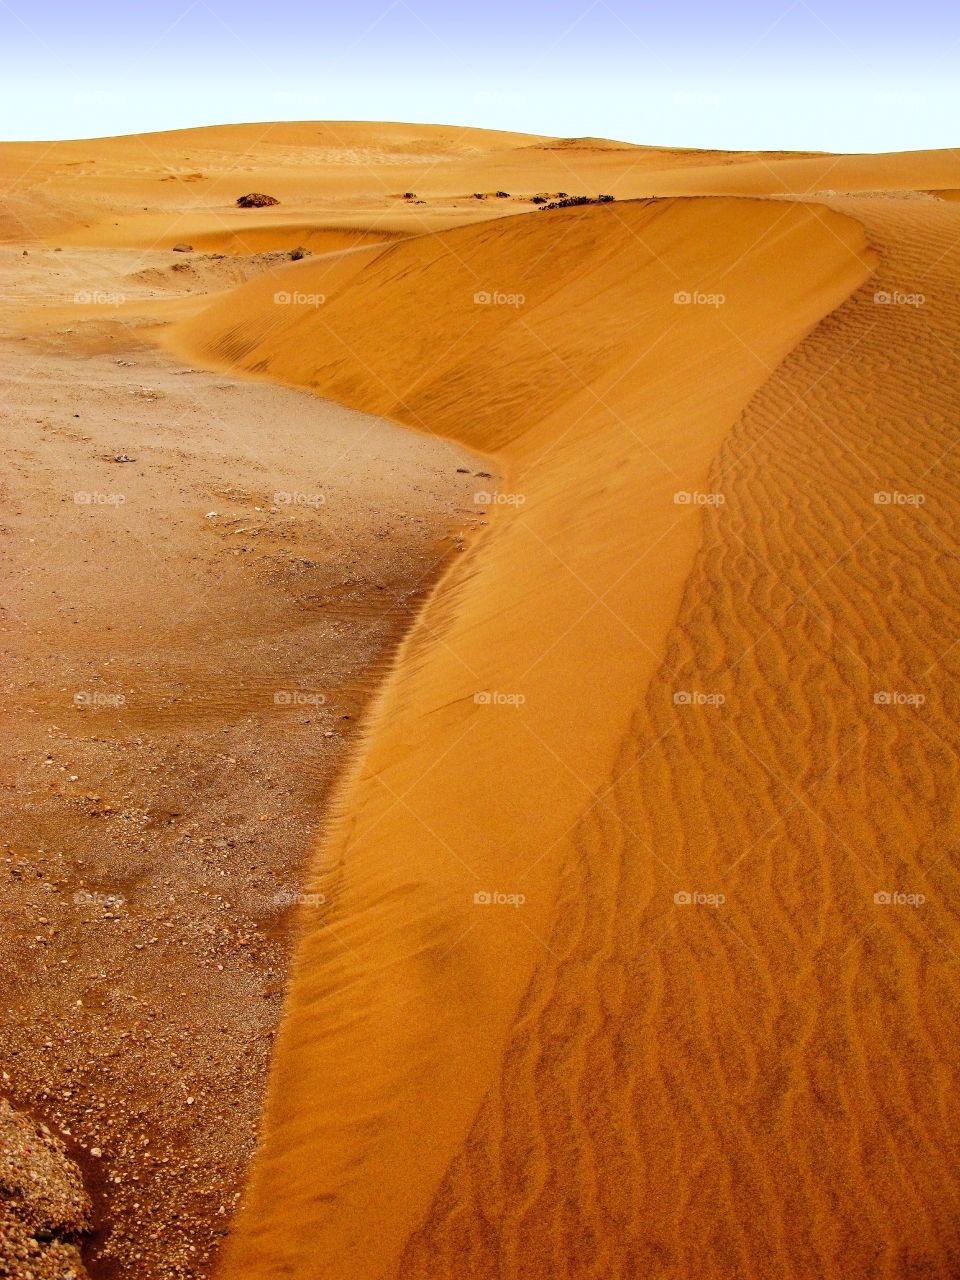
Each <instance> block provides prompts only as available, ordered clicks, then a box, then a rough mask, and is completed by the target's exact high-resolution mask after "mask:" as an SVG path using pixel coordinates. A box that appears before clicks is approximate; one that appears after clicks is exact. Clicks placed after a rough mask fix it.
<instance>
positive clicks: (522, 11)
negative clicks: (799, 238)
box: [0, 0, 960, 194]
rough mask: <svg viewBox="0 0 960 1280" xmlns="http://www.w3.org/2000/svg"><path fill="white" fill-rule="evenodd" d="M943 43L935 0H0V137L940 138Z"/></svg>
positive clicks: (952, 88)
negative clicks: (345, 133) (297, 128)
mask: <svg viewBox="0 0 960 1280" xmlns="http://www.w3.org/2000/svg"><path fill="white" fill-rule="evenodd" d="M958 61H960V7H958V6H957V5H956V3H955V2H953V0H940V2H939V3H937V2H935V0H911V2H910V3H909V4H907V3H903V2H900V3H888V2H887V0H875V2H874V3H869V2H866V0H863V2H861V0H856V2H855V0H782V2H781V0H764V2H763V3H761V2H760V0H742V2H741V3H738V4H731V3H727V2H726V0H660V2H659V3H655V4H654V3H636V2H633V0H576V2H573V0H539V2H535V0H471V3H469V4H461V3H459V2H458V0H339V2H338V3H325V2H324V3H307V2H301V3H297V2H296V0H176V2H172V0H154V2H153V3H150V2H149V0H0V138H2V139H4V140H16V139H52V138H80V137H99V136H106V135H113V134H119V133H135V132H141V131H144V130H160V129H174V128H184V127H188V126H192V125H203V124H222V123H235V122H246V121H269V120H294V119H299V120H311V119H312V120H403V121H413V122H419V123H433V124H458V125H476V126H480V127H485V128H493V129H509V130H517V131H521V132H526V133H541V134H547V135H551V136H578V137H579V136H598V137H608V138H618V139H623V140H626V141H630V142H640V143H648V144H651V145H683V146H700V147H719V148H724V147H726V148H731V149H746V148H749V149H753V148H764V149H769V150H773V149H794V150H824V151H894V150H906V149H915V148H926V147H947V146H953V145H957V144H960V110H958V108H960V76H958V75H957V74H956V69H957V65H958ZM0 194H2V193H0Z"/></svg>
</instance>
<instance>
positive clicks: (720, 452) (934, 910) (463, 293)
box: [0, 123, 960, 1280]
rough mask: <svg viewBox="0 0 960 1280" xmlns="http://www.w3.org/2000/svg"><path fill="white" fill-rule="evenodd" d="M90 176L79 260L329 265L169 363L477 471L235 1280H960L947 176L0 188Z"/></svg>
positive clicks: (371, 144)
mask: <svg viewBox="0 0 960 1280" xmlns="http://www.w3.org/2000/svg"><path fill="white" fill-rule="evenodd" d="M261 130H262V132H258V131H261ZM84 149H86V153H84ZM87 153H88V154H87ZM84 154H87V159H88V160H89V161H90V162H91V163H92V162H93V161H95V162H96V164H97V165H98V166H100V167H101V168H102V169H106V170H108V172H109V175H110V176H109V178H105V177H104V176H103V175H102V174H101V175H100V176H98V177H96V178H90V179H88V178H86V177H80V176H74V175H72V174H68V173H66V170H65V168H64V167H60V168H58V169H57V175H58V176H57V180H56V181H57V184H59V185H58V186H57V187H56V196H55V198H54V194H52V188H51V189H48V190H47V192H46V194H44V187H43V185H40V184H38V185H37V186H35V187H30V186H28V185H23V186H19V187H17V188H16V190H17V192H18V194H17V197H16V199H17V201H22V202H26V201H27V200H28V199H33V200H34V202H35V203H42V202H44V201H46V202H47V203H46V204H44V205H43V207H44V209H45V211H46V214H47V216H48V217H49V219H50V228H51V229H49V230H48V231H44V232H43V235H44V237H45V238H46V239H47V241H48V242H49V238H50V237H51V236H56V237H58V238H59V239H62V240H63V242H64V243H70V244H74V245H77V246H85V247H89V248H91V249H96V250H97V251H106V250H109V249H119V248H123V247H124V246H127V247H129V246H132V245H144V244H146V243H151V244H152V243H153V242H154V241H153V240H152V239H151V237H154V238H155V237H156V236H157V235H158V234H159V229H160V227H161V226H163V227H164V228H165V230H164V231H163V237H164V241H163V243H164V246H167V240H169V239H170V237H172V236H180V235H187V234H189V235H190V237H191V239H192V240H196V242H197V243H196V245H195V247H196V248H200V247H203V248H205V249H207V250H209V249H213V248H214V247H217V249H218V251H221V252H224V251H225V252H229V253H231V254H236V253H243V252H244V243H245V238H246V239H247V240H248V241H249V250H248V251H252V249H253V247H254V246H256V247H257V248H259V249H265V248H272V249H276V248H281V247H284V245H283V237H285V236H290V237H292V236H293V234H294V233H296V235H297V237H298V238H299V239H300V240H301V241H302V242H303V243H304V244H305V245H306V246H307V247H312V248H313V249H314V250H315V256H314V257H312V258H308V259H307V260H305V261H301V262H297V263H288V264H285V265H284V266H283V267H282V268H281V269H276V270H268V271H266V272H264V273H263V274H260V275H258V276H257V277H256V278H254V279H251V280H249V281H247V282H246V283H244V284H242V285H240V286H239V287H237V288H232V289H230V290H224V291H223V292H220V293H218V294H216V295H214V296H211V297H209V298H202V299H197V298H188V299H182V298H180V299H177V300H175V301H174V302H172V303H170V304H167V306H166V308H165V307H164V306H163V305H161V304H160V303H156V304H154V314H153V324H154V329H153V333H154V336H155V337H156V338H157V339H158V340H159V341H162V342H163V344H164V345H166V346H167V348H168V349H169V350H171V351H173V352H174V353H176V354H177V355H179V356H181V357H183V358H184V359H187V360H189V361H190V362H191V364H194V365H199V364H204V365H207V366H209V367H213V368H217V369H229V370H231V371H232V372H237V373H241V374H245V375H249V376H250V377H252V378H256V379H261V380H265V381H274V382H280V383H285V384H290V385H292V386H296V387H301V388H308V389H310V390H311V391H314V392H316V393H318V394H319V395H322V396H326V397H330V398H332V399H334V400H337V401H340V402H342V403H344V404H347V405H349V406H351V407H352V408H355V409H360V410H363V411H365V412H367V413H371V414H378V415H382V416H385V417H389V418H392V419H394V420H396V421H398V422H400V423H403V424H404V425H406V426H407V427H410V428H412V429H413V430H415V431H418V432H421V433H428V434H432V435H437V436H440V437H442V438H445V439H451V440H453V441H456V442H457V444H458V445H462V446H465V447H466V448H468V449H469V450H471V451H472V452H473V454H474V455H475V456H479V457H480V458H482V459H486V460H487V461H486V462H485V463H483V464H482V470H478V473H477V474H476V475H474V476H473V477H472V486H471V487H472V494H471V496H472V499H473V501H472V502H469V503H468V506H469V508H470V509H471V510H472V511H473V512H474V513H478V512H480V513H484V518H485V519H486V521H487V527H486V528H485V529H484V530H483V531H482V532H480V533H471V534H470V536H469V537H465V538H464V539H463V541H462V542H461V544H460V545H461V546H462V551H461V554H459V555H458V556H456V557H455V558H454V561H453V564H452V567H451V568H449V569H448V570H447V571H446V573H445V575H444V577H443V578H442V579H441V580H440V582H439V584H438V585H437V586H436V588H435V589H434V590H433V592H432V594H431V596H430V598H429V600H428V602H427V603H426V604H425V606H424V607H423V609H422V611H421V612H420V614H419V616H418V618H417V620H416V622H415V623H414V625H413V626H412V629H411V630H410V632H409V634H408V636H407V639H406V641H405V643H404V644H403V646H402V647H401V649H400V650H399V652H398V654H397V656H396V659H395V661H394V663H393V666H392V669H391V671H390V674H389V676H388V677H387V679H386V681H385V684H384V686H383V687H382V689H381V692H380V694H379V696H378V698H377V701H376V708H375V713H374V715H373V717H372V718H371V721H370V723H369V729H368V733H367V736H366V738H365V741H364V742H363V744H362V746H361V748H360V749H359V750H358V751H357V753H356V755H355V757H354V760H353V763H352V766H351V768H350V770H349V771H348V773H347V775H346V776H345V777H343V779H342V781H341V784H340V786H339V789H338V794H337V799H336V803H335V805H334V806H333V810H332V822H331V825H330V829H329V830H328V832H327V834H326V836H325V838H324V839H323V841H322V843H321V844H320V847H319V848H318V849H317V852H316V859H315V865H314V867H313V870H312V873H311V876H310V882H309V885H308V887H309V888H310V889H311V890H313V891H315V892H318V893H322V894H324V895H325V897H326V902H327V906H326V909H325V911H324V912H323V913H322V914H321V915H320V916H319V917H318V916H315V915H310V914H309V913H305V914H304V917H303V919H302V922H301V927H302V933H301V937H300V942H299V948H298V954H297V961H296V966H295V972H294V976H293V981H292V984H291V987H290V990H289V994H288V999H287V1005H286V1012H285V1017H284V1021H283V1024H282V1028H281V1032H280V1035H279V1037H278V1040H277V1044H276V1048H275V1052H274V1057H273V1065H272V1077H271V1085H270V1091H269V1098H268V1104H267V1107H266V1112H265V1116H264V1121H263V1130H262V1135H261V1142H260V1147H259V1150H258V1154H257V1156H256V1157H255V1159H254V1162H253V1167H252V1173H251V1178H250V1184H249V1188H248V1194H247V1197H246V1201H245V1204H244V1207H243V1209H242V1210H241V1212H240V1215H239V1217H238V1219H237V1221H236V1223H235V1224H234V1229H233V1231H232V1233H231V1235H230V1237H229V1239H228V1241H227V1244H226V1246H225V1254H224V1258H223V1263H222V1275H223V1276H224V1277H225V1280H240V1278H241V1277H243V1278H244V1280H247V1278H248V1277H249V1278H251V1280H273V1278H279V1277H287V1278H293V1280H319V1278H320V1277H330V1280H334V1278H336V1280H386V1278H388V1277H389V1278H396V1280H438V1278H439V1277H443V1280H475V1278H480V1280H541V1278H542V1280H548V1278H549V1280H558V1278H563V1280H587V1278H591V1280H608V1278H617V1280H635V1278H636V1277H646V1276H663V1277H669V1278H670V1280H730V1277H734V1276H744V1277H747V1276H749V1277H758V1278H760V1280H767V1278H769V1280H774V1278H776V1280H780V1278H781V1277H789V1278H790V1280H807V1278H808V1277H818V1276H823V1277H829V1278H830V1280H840V1278H841V1277H844V1278H846V1277H858V1278H862V1280H874V1278H875V1277H877V1278H879V1277H884V1278H886V1277H889V1278H891V1280H899V1278H901V1277H902V1278H903V1280H906V1278H907V1277H912V1276H919V1275H923V1276H936V1277H942V1278H943V1280H948V1277H953V1276H955V1275H956V1274H957V1273H958V1271H960V1233H958V1230H957V1221H958V1216H957V1215H958V1210H960V1174H958V1168H960V1166H958V1162H957V1154H958V1153H957V1150H956V1147H957V1143H956V1140H955V1138H954V1137H953V1136H952V1130H951V1127H950V1123H951V1116H952V1114H953V1112H954V1111H955V1110H956V1106H957V1103H958V1094H960V1088H958V1085H960V1078H958V1065H960V1063H958V1054H957V1047H956V1043H955V1027H956V1013H957V995H958V985H957V969H956V961H957V958H958V955H960V917H958V912H957V901H958V899H957V888H958V886H957V884H956V876H957V857H956V850H957V848H958V845H960V829H958V827H957V804H956V797H957V787H958V782H960V777H958V774H960V768H958V765H957V761H958V759H960V757H958V748H960V740H958V731H957V728H956V724H957V707H956V705H955V701H956V699H955V695H954V694H953V692H952V689H953V684H952V683H951V680H952V677H953V675H954V674H955V672H956V668H957V663H958V655H960V647H957V641H956V637H957V635H958V634H960V630H958V628H960V592H958V589H960V569H958V565H960V546H958V544H957V533H956V530H957V527H958V525H957V515H958V510H960V471H958V464H957V458H956V449H955V445H956V437H957V427H958V422H957V408H956V406H957V404H958V402H960V400H958V392H960V366H958V361H957V356H956V353H957V351H958V350H960V294H958V290H957V279H958V275H957V267H958V261H957V260H958V255H960V208H958V205H957V203H956V201H954V200H952V199H951V198H949V196H950V193H953V192H955V191H956V190H957V189H960V160H958V157H957V154H956V153H954V152H951V151H945V152H928V153H912V154H905V155H899V156H897V155H889V156H820V155H804V156H797V155H788V154H783V155H781V154H778V155H756V154H742V153H720V154H717V153H706V152H697V151H684V150H682V149H667V148H645V147H633V146H630V145H629V144H624V143H609V142H604V141H602V140H595V139H539V138H533V137H530V136H528V135H521V134H516V135H514V134H509V135H504V134H492V133H488V132H483V131H463V130H457V129H452V128H439V127H438V128H436V129H429V128H426V127H423V126H403V125H385V126H377V125H360V124H345V125H337V124H329V125H324V124H316V123H308V124H296V125H278V126H244V127H242V128H232V129H230V128H224V129H211V130H197V131H190V132H188V133H180V134H165V135H153V136H150V137H147V138H141V139H119V140H108V141H106V142H101V143H69V144H57V148H56V149H55V151H54V153H53V155H52V156H44V155H42V154H41V152H40V150H39V149H36V150H34V151H25V150H18V149H16V148H4V149H3V151H2V152H0V163H2V164H3V165H5V166H8V167H9V168H10V171H11V172H12V173H14V176H16V175H18V174H19V175H21V178H22V180H23V182H24V183H26V181H27V172H28V170H27V165H28V163H29V164H33V165H37V166H40V167H41V168H43V167H44V166H46V168H44V172H45V173H46V172H47V171H48V169H49V167H50V166H52V165H58V166H68V165H73V164H75V163H76V164H80V163H81V156H82V155H84ZM68 157H76V159H75V160H74V159H69V160H68ZM87 159H85V160H84V161H83V163H86V162H87ZM134 163H137V164H140V163H142V165H143V173H142V174H141V176H139V177H138V178H137V179H136V181H135V182H134V180H133V179H130V180H129V181H130V189H129V190H128V189H127V187H126V186H125V184H126V183H127V182H128V177H127V175H128V174H129V171H130V167H131V165H133V164H134ZM18 166H19V168H18ZM168 171H169V172H168ZM98 172H99V171H98ZM194 172H197V173H200V174H202V175H204V176H203V177H201V178H194V177H191V175H192V174H193V173H194ZM171 173H172V174H173V175H174V177H175V178H176V177H179V178H180V180H174V181H168V180H167V179H168V178H169V177H170V175H171ZM46 181H48V180H47V179H46V178H45V179H44V182H46ZM111 184H113V185H112V186H111ZM134 188H135V190H136V199H137V200H140V198H141V195H142V194H143V192H144V191H146V190H149V191H150V201H149V202H148V207H147V208H146V209H144V208H143V207H142V206H141V207H139V208H136V207H134V204H133V200H132V192H133V190H134ZM107 189H109V190H110V191H111V192H112V194H111V195H110V198H109V200H107V199H106V197H105V196H103V192H104V191H105V190H107ZM242 190H265V191H269V192H271V193H272V194H274V195H276V196H277V197H278V198H279V199H280V200H281V204H280V206H279V208H271V209H265V210H255V211H250V212H249V214H248V213H247V212H246V211H237V210H235V209H234V208H233V207H232V200H233V199H234V198H235V196H236V195H237V194H240V192H241V191H242ZM501 190H502V191H504V192H507V193H509V194H508V195H505V196H503V197H498V196H497V194H496V193H497V192H498V191H501ZM91 191H96V192H97V193H98V196H97V199H98V200H101V199H102V201H103V204H102V207H98V204H97V200H94V199H92V198H91V194H90V193H91ZM30 192H32V193H33V194H32V196H31V195H30V194H29V193H30ZM541 192H545V193H549V194H550V195H551V196H559V195H560V193H561V192H564V193H572V194H581V193H582V194H587V195H590V196H592V197H596V196H597V195H598V194H600V193H601V192H607V193H611V194H614V195H616V197H617V199H616V201H615V202H612V203H609V204H604V205H597V204H592V205H588V206H584V207H580V208H568V209H557V210H551V211H549V212H536V211H535V208H534V206H533V204H532V203H531V197H532V196H533V195H536V194H538V193H541ZM931 193H939V194H931ZM477 196H481V197H483V198H482V199H478V198H477ZM418 201H422V202H423V203H422V204H420V203H417V202H418ZM22 208H23V205H22V204H17V203H16V202H14V203H13V204H11V206H10V209H12V210H13V213H12V214H11V213H9V212H8V215H7V216H8V217H15V216H17V214H16V211H17V209H20V210H21V211H22ZM171 213H173V214H175V216H176V218H177V219H179V221H178V222H176V224H175V226H174V227H171V223H170V219H171ZM509 215H513V216H509ZM244 219H246V220H244ZM171 243H172V241H171ZM263 429H264V431H265V432H267V431H270V430H271V429H272V428H271V424H270V423H269V422H264V426H263ZM464 474H465V471H464Z"/></svg>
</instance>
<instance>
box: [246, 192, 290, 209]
mask: <svg viewBox="0 0 960 1280" xmlns="http://www.w3.org/2000/svg"><path fill="white" fill-rule="evenodd" d="M279 203H280V201H279V200H278V199H277V197H276V196H267V195H264V193H263V192H262V191H251V192H250V193H249V194H248V195H245V196H237V207H238V208H240V209H265V208H266V207H267V206H268V205H271V204H279Z"/></svg>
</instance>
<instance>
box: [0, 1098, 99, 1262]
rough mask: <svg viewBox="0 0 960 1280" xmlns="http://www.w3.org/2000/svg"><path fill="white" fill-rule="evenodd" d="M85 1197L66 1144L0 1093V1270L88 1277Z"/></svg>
mask: <svg viewBox="0 0 960 1280" xmlns="http://www.w3.org/2000/svg"><path fill="white" fill-rule="evenodd" d="M90 1225H91V1205H90V1197H89V1196H88V1195H87V1192H86V1190H85V1188H84V1185H83V1178H82V1177H81V1174H80V1170H79V1169H78V1168H77V1166H76V1164H74V1162H73V1161H72V1160H71V1159H70V1157H69V1156H68V1155H67V1151H66V1147H65V1146H64V1144H63V1143H62V1142H61V1141H60V1139H59V1138H57V1137H55V1136H54V1135H53V1133H51V1132H50V1130H49V1129H48V1128H47V1127H46V1125H43V1124H35V1123H34V1122H33V1121H32V1120H30V1119H28V1118H27V1117H26V1116H24V1115H22V1114H21V1113H19V1112H17V1111H14V1109H13V1108H12V1107H11V1106H10V1104H9V1103H8V1102H7V1101H6V1100H5V1099H0V1276H2V1277H10V1278H11V1280H13V1278H16V1280H22V1277H24V1276H31V1277H33V1280H89V1277H88V1275H87V1271H86V1270H85V1268H84V1266H83V1262H82V1260H81V1256H80V1240H81V1238H82V1236H83V1235H84V1233H85V1232H87V1231H89V1230H90Z"/></svg>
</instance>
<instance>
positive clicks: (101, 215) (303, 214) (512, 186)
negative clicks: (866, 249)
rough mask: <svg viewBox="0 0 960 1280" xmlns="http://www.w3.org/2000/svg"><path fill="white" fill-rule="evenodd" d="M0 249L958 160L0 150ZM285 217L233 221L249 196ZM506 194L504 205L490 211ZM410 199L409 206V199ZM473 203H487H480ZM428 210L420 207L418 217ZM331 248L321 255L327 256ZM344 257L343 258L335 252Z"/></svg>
mask: <svg viewBox="0 0 960 1280" xmlns="http://www.w3.org/2000/svg"><path fill="white" fill-rule="evenodd" d="M0 180H2V182H3V187H4V200H3V207H2V209H0V241H3V242H17V243H20V242H27V243H29V242H30V241H31V240H33V241H35V242H37V243H46V244H49V245H76V246H84V247H100V248H102V247H111V246H116V247H122V248H139V249H169V248H171V247H172V246H173V245H174V244H176V243H177V242H178V241H186V242H187V243H192V244H195V245H197V246H198V247H200V246H202V247H204V248H205V249H215V250H218V251H221V252H229V253H234V252H241V253H242V252H247V253H254V252H260V251H262V250H265V249H285V248H293V247H294V245H296V244H298V243H303V244H306V245H307V247H310V248H316V249H317V251H320V247H319V245H316V246H315V245H311V244H308V243H307V239H305V237H307V236H309V234H310V232H311V229H312V230H313V232H314V233H315V234H316V235H318V236H323V234H324V230H325V229H329V230H330V231H331V232H333V233H340V232H342V230H343V229H344V228H347V229H350V230H351V231H356V230H361V231H368V232H370V233H372V234H374V235H379V234H384V233H386V234H388V235H396V234H420V233H423V232H426V231H438V230H443V229H446V228H449V227H453V226H458V225H461V224H463V223H471V222H476V221H488V220H490V219H491V218H495V217H502V216H506V215H509V214H511V213H516V212H518V211H521V210H527V209H530V208H532V206H531V205H530V203H529V200H530V198H531V197H532V196H534V195H536V194H538V193H549V194H556V193H557V192H560V191H565V192H568V193H571V194H574V195H580V194H583V195H593V196H595V195H597V194H599V193H600V192H609V193H611V194H613V195H615V196H616V197H617V199H618V200H627V199H637V198H642V197H646V196H650V195H656V194H661V195H685V194H697V195H703V194H719V195H724V194H745V195H757V194H769V193H773V194H779V193H783V192H788V191H790V192H796V193H804V192H810V191H819V190H829V189H836V190H846V191H856V190H884V189H899V188H906V187H910V188H914V189H919V190H939V189H941V188H955V187H957V186H960V158H958V156H957V154H956V153H955V152H952V151H930V152H913V153H906V154H903V155H890V156H831V155H813V156H811V155H790V154H779V153H778V154H759V153H756V152H709V151H701V150H691V149H685V148H676V147H638V146H634V145H631V144H629V143H622V142H609V141H606V140H604V139H596V138H540V137H536V136H534V135H531V134H520V133H502V132H497V131H494V130H483V129H466V128H458V127H454V126H439V125H436V126H429V125H405V124H372V123H364V122H351V121H334V122H330V121H326V122H324V121H302V122H295V123H286V124H285V123H274V124H252V125H224V126H213V127H209V128H202V129H185V130H177V131H173V132H169V133H153V134H136V135H132V136H130V137H121V138H105V139H104V138H100V139H93V140H88V141H68V142H52V143H47V142H43V143H14V144H11V143H5V144H0ZM251 190H253V191H265V192H267V193H268V194H271V195H274V196H276V197H277V198H278V199H279V200H280V201H281V204H280V205H279V206H277V207H273V208H265V209H251V210H238V209H237V208H236V205H235V201H236V199H237V197H238V196H240V195H243V194H244V193H245V192H248V191H251ZM497 191H506V192H508V193H509V197H510V198H509V199H503V200H500V199H496V198H495V195H494V193H495V192H497ZM407 192H412V193H413V194H414V196H415V199H414V200H413V201H410V200H404V195H405V193H407ZM475 194H479V195H482V196H484V197H485V198H484V199H482V200H477V199H475ZM418 201H422V203H418ZM328 247H329V246H328ZM338 247H342V246H338Z"/></svg>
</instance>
